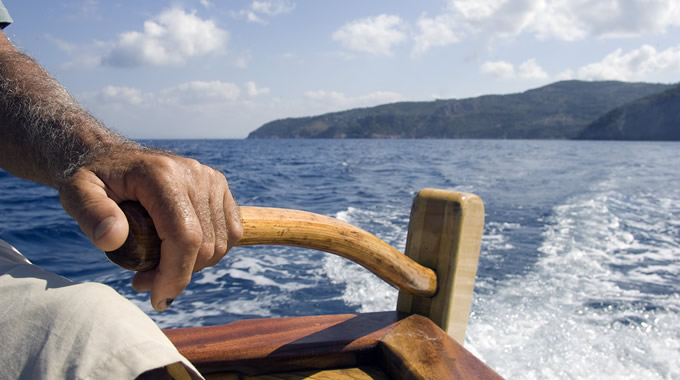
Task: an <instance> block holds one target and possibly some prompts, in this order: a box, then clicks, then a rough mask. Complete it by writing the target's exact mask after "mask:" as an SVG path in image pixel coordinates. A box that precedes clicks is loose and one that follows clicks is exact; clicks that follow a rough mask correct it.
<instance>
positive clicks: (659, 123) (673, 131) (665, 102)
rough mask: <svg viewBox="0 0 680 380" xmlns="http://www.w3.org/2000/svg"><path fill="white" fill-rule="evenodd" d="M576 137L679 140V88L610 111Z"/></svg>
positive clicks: (591, 138)
mask: <svg viewBox="0 0 680 380" xmlns="http://www.w3.org/2000/svg"><path fill="white" fill-rule="evenodd" d="M578 138H580V139H590V140H665V141H680V85H676V86H675V87H672V88H671V89H669V90H666V91H664V92H661V93H658V94H654V95H650V96H647V97H644V98H642V99H638V100H636V101H633V102H631V103H628V104H626V105H624V106H621V107H619V108H616V109H614V110H613V111H611V112H609V113H607V114H606V115H604V116H602V117H600V118H599V119H597V120H595V121H594V122H593V123H592V124H590V125H589V126H588V127H587V128H586V129H585V130H584V131H583V132H582V133H581V134H580V135H579V136H578Z"/></svg>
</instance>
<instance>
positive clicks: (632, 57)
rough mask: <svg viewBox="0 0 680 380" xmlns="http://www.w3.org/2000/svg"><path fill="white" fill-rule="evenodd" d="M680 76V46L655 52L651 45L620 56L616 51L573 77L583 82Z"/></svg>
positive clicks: (581, 69) (617, 50) (619, 52)
mask: <svg viewBox="0 0 680 380" xmlns="http://www.w3.org/2000/svg"><path fill="white" fill-rule="evenodd" d="M667 71H675V72H678V73H680V45H678V46H676V47H671V48H668V49H666V50H663V51H657V50H656V49H655V48H654V47H653V46H651V45H642V46H641V47H640V48H639V49H635V50H632V51H630V52H628V53H624V52H623V50H622V49H616V50H615V51H614V52H612V53H610V54H608V55H607V56H606V57H604V58H603V59H602V60H601V61H600V62H595V63H591V64H588V65H585V66H583V67H581V68H579V69H578V70H577V72H576V77H577V78H579V79H586V80H624V81H628V80H643V79H645V76H647V75H649V74H654V73H659V72H667Z"/></svg>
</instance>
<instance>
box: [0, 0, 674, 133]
mask: <svg viewBox="0 0 680 380" xmlns="http://www.w3.org/2000/svg"><path fill="white" fill-rule="evenodd" d="M3 2H4V4H5V6H6V7H7V8H8V9H9V11H10V13H11V15H12V17H13V18H14V21H15V22H14V24H13V25H11V26H10V27H8V28H7V29H5V33H6V34H7V35H8V36H9V37H10V39H11V40H12V41H13V42H14V43H15V44H16V45H17V46H18V47H19V48H20V49H22V50H24V51H26V52H27V53H29V54H30V55H32V56H33V57H35V58H36V59H37V60H38V62H40V63H41V64H42V65H43V66H44V67H45V68H46V69H47V70H48V71H49V72H50V73H52V75H54V76H55V77H56V78H57V79H58V80H59V81H60V82H61V83H62V84H63V85H64V86H65V87H66V88H67V89H68V90H69V91H70V92H71V93H72V94H73V95H74V96H75V97H76V98H77V99H78V100H79V101H80V102H81V103H82V104H83V105H84V106H85V107H86V108H87V109H88V110H90V112H92V113H93V114H94V115H95V116H97V117H98V118H100V119H101V120H103V121H104V122H105V123H106V124H107V125H108V126H110V127H111V128H113V129H116V130H118V131H119V132H121V133H123V134H124V135H127V136H129V137H132V138H242V137H245V136H247V134H248V133H249V132H251V131H252V130H254V129H256V128H257V127H259V126H261V125H262V124H264V123H266V122H268V121H271V120H274V119H279V118H285V117H297V116H308V115H315V114H319V113H325V112H331V111H340V110H345V109H349V108H354V107H366V106H373V105H377V104H383V103H389V102H395V101H405V100H406V101H412V100H416V101H420V100H432V99H436V98H442V99H448V98H466V97H472V96H478V95H483V94H506V93H512V92H521V91H524V90H527V89H531V88H535V87H539V86H543V85H546V84H549V83H552V82H555V81H558V80H563V79H582V80H609V79H613V80H623V81H645V82H662V83H677V82H679V81H680V0H598V1H590V0H487V1H485V0H462V1H455V0H418V1H416V0H377V1H351V0H350V1H348V0H344V1H336V0H325V1H311V0H305V1H302V0H300V1H297V0H247V1H246V0H243V1H239V0H230V1H226V0H223V1H220V0H176V1H132V0H130V1H98V0H63V1H46V0H42V1H25V0H4V1H3Z"/></svg>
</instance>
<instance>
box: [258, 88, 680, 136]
mask: <svg viewBox="0 0 680 380" xmlns="http://www.w3.org/2000/svg"><path fill="white" fill-rule="evenodd" d="M670 87H671V86H669V85H663V84H649V83H625V82H611V81H609V82H582V81H563V82H557V83H553V84H551V85H547V86H544V87H541V88H537V89H533V90H529V91H526V92H523V93H519V94H510V95H486V96H480V97H476V98H468V99H451V100H436V101H431V102H401V103H393V104H385V105H381V106H377V107H371V108H361V109H353V110H348V111H343V112H334V113H328V114H324V115H319V116H310V117H302V118H289V119H283V120H276V121H272V122H269V123H267V124H265V125H263V126H262V127H260V128H258V129H257V130H255V131H253V132H251V133H250V135H249V136H248V138H507V139H570V138H575V137H577V136H579V135H580V134H581V132H582V131H583V130H584V129H585V128H586V127H587V126H588V125H589V124H590V123H591V122H592V121H593V120H595V119H596V118H597V117H599V116H601V115H603V114H605V113H606V112H607V111H610V110H612V109H614V108H616V107H619V106H621V105H623V104H626V103H629V102H631V101H633V100H636V99H639V98H642V97H645V96H648V95H651V94H656V93H659V92H662V91H664V90H666V89H668V88H670Z"/></svg>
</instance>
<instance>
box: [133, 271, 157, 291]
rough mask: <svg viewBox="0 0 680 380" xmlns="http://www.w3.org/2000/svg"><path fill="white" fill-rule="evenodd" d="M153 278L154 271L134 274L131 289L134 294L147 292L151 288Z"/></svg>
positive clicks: (154, 275)
mask: <svg viewBox="0 0 680 380" xmlns="http://www.w3.org/2000/svg"><path fill="white" fill-rule="evenodd" d="M155 277H156V270H155V269H152V270H147V271H144V272H136V273H135V275H134V276H133V277H132V289H134V290H135V291H136V292H148V291H149V290H151V287H152V286H153V280H154V278H155Z"/></svg>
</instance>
